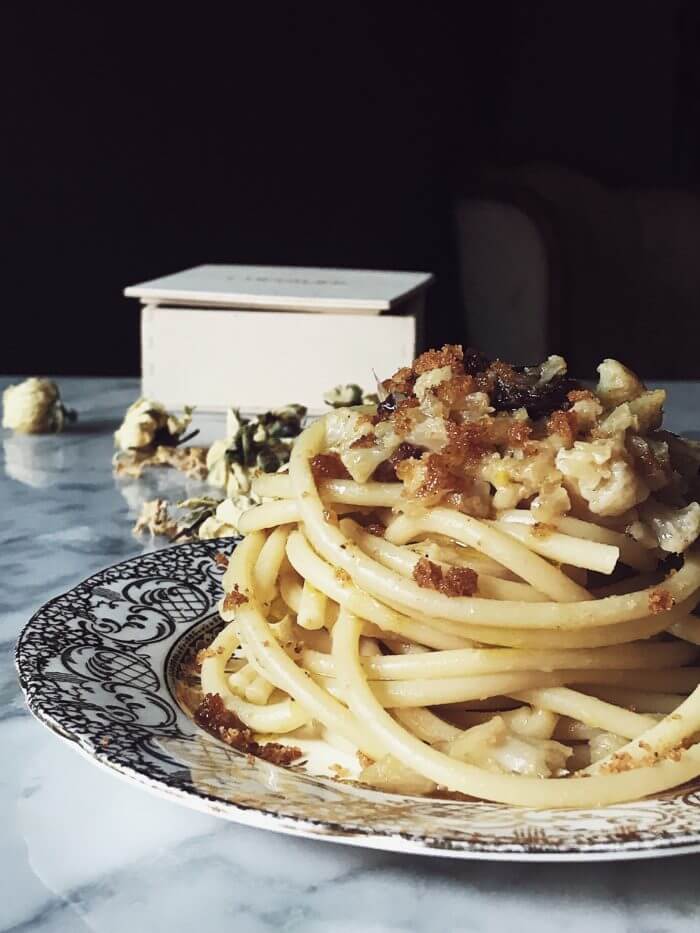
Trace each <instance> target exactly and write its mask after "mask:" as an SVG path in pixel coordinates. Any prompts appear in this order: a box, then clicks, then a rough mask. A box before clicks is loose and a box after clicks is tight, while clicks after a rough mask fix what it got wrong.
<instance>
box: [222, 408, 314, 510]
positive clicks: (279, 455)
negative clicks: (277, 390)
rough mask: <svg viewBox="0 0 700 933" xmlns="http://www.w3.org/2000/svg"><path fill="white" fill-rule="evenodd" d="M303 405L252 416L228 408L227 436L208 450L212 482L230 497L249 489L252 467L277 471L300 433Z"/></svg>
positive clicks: (271, 471) (246, 491)
mask: <svg viewBox="0 0 700 933" xmlns="http://www.w3.org/2000/svg"><path fill="white" fill-rule="evenodd" d="M305 416H306V408H305V407H304V406H303V405H286V406H285V407H284V408H278V409H275V410H273V411H266V412H263V413H262V414H260V415H256V416H255V417H253V418H244V417H243V416H242V415H241V413H240V412H239V411H238V409H236V408H231V409H229V412H228V414H227V418H226V433H227V438H226V439H225V440H220V441H215V442H214V443H213V444H212V446H211V447H210V448H209V452H208V454H207V466H208V468H209V482H210V484H211V485H212V486H220V487H221V488H224V489H225V490H226V494H227V495H228V496H230V497H236V496H239V495H247V494H248V493H249V492H250V484H251V471H253V470H258V471H260V472H262V473H275V472H276V471H277V470H279V469H280V468H281V467H283V466H284V465H285V464H286V463H287V462H288V461H289V455H290V452H291V443H292V440H293V439H294V438H295V437H296V436H297V435H298V434H300V433H301V429H302V424H303V421H304V418H305Z"/></svg>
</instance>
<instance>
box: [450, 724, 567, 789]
mask: <svg viewBox="0 0 700 933" xmlns="http://www.w3.org/2000/svg"><path fill="white" fill-rule="evenodd" d="M446 750H447V754H448V755H450V757H451V758H457V759H458V760H460V761H467V762H469V763H471V764H475V765H478V766H479V767H481V768H485V769H486V770H487V771H495V772H500V773H504V772H505V773H506V774H525V775H529V776H530V777H540V778H546V777H551V776H552V775H553V774H557V773H559V772H560V771H561V770H562V769H563V768H564V767H565V766H566V760H567V758H568V757H569V756H570V755H571V749H570V748H569V747H568V746H566V745H562V744H561V743H560V742H554V741H552V740H551V739H540V738H535V737H527V738H526V737H525V736H524V735H518V734H517V733H516V732H515V731H514V730H513V729H512V728H509V726H508V724H507V723H506V722H505V720H504V719H503V717H501V716H494V718H493V719H490V720H489V721H488V722H484V723H481V724H480V725H478V726H472V728H471V729H467V730H466V731H464V732H462V734H461V735H459V736H457V738H455V739H453V740H452V741H451V742H450V743H449V745H448V746H447V749H446Z"/></svg>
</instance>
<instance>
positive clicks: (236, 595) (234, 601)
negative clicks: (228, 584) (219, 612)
mask: <svg viewBox="0 0 700 933" xmlns="http://www.w3.org/2000/svg"><path fill="white" fill-rule="evenodd" d="M247 602H248V597H247V596H244V595H243V593H241V592H240V591H239V589H238V584H237V583H235V584H234V586H233V589H232V590H231V592H230V593H227V594H226V596H224V610H225V611H226V612H233V611H234V610H235V609H237V608H238V606H242V605H243V603H247Z"/></svg>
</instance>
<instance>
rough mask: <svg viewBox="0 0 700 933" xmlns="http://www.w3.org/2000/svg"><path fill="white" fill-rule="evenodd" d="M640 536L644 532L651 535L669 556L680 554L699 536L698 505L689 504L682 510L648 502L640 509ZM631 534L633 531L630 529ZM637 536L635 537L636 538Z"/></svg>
mask: <svg viewBox="0 0 700 933" xmlns="http://www.w3.org/2000/svg"><path fill="white" fill-rule="evenodd" d="M640 517H641V525H642V528H641V529H634V530H636V531H637V533H638V534H639V535H640V536H641V535H642V534H643V532H644V530H647V531H649V532H651V534H653V536H654V539H655V542H656V543H657V544H658V546H659V547H660V548H661V549H662V550H664V551H668V552H669V553H671V554H682V553H683V551H685V550H686V549H687V548H689V547H690V545H691V544H692V543H693V542H694V541H695V540H696V539H697V537H698V535H700V505H698V503H697V502H691V503H690V504H689V505H686V506H685V508H682V509H671V508H669V507H668V506H666V505H662V504H661V503H660V502H656V501H655V500H649V501H648V502H646V503H645V504H644V506H643V507H642V508H641V509H640ZM630 532H631V533H633V529H630ZM636 536H637V535H635V537H636Z"/></svg>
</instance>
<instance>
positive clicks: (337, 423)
mask: <svg viewBox="0 0 700 933" xmlns="http://www.w3.org/2000/svg"><path fill="white" fill-rule="evenodd" d="M325 422H326V443H327V444H328V446H329V447H343V446H349V445H350V444H351V443H352V441H353V440H354V439H355V438H356V437H357V436H358V435H359V434H360V433H361V432H360V431H359V430H358V428H359V426H360V415H359V414H358V413H357V412H356V411H353V410H352V409H351V408H335V409H333V411H330V412H329V413H328V414H327V415H326V417H325Z"/></svg>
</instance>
